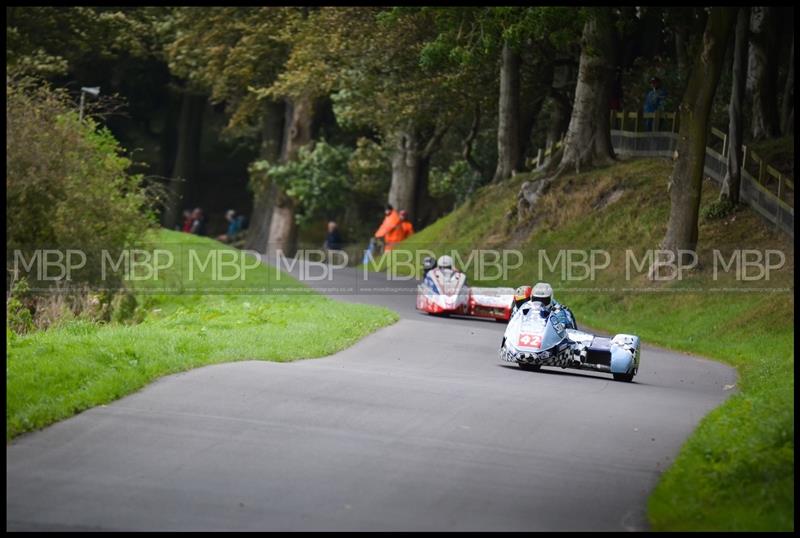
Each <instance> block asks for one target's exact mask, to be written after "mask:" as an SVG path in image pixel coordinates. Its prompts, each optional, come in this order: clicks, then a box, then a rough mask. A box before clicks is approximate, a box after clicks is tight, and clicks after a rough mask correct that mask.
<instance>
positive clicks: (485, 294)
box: [417, 267, 514, 321]
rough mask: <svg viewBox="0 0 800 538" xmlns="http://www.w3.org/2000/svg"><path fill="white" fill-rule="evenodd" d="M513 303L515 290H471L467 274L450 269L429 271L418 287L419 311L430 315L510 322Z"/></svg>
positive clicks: (438, 268)
mask: <svg viewBox="0 0 800 538" xmlns="http://www.w3.org/2000/svg"><path fill="white" fill-rule="evenodd" d="M513 303H514V290H513V289H512V288H471V287H469V286H467V276H466V275H465V274H464V273H462V272H460V271H456V270H453V269H449V268H441V267H435V268H433V269H430V270H428V271H427V272H426V274H425V277H424V279H423V281H422V283H420V284H418V285H417V310H421V311H422V312H427V313H429V314H440V315H448V314H454V315H458V316H471V317H476V318H488V319H495V320H497V321H508V320H509V319H510V318H511V307H512V306H513Z"/></svg>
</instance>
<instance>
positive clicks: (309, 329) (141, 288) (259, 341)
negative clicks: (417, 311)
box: [6, 230, 397, 439]
mask: <svg viewBox="0 0 800 538" xmlns="http://www.w3.org/2000/svg"><path fill="white" fill-rule="evenodd" d="M147 246H149V247H151V248H158V249H163V250H166V251H169V252H171V253H172V255H173V256H174V258H173V259H174V265H173V266H172V267H171V268H169V269H166V270H163V271H161V272H160V273H159V275H158V278H157V280H145V281H139V282H132V286H133V288H134V290H135V291H136V292H137V300H138V303H139V306H138V308H139V309H140V310H141V312H140V315H141V316H142V317H143V320H142V322H141V323H138V324H135V325H125V324H98V323H94V322H89V321H79V320H73V321H68V322H65V323H63V324H61V325H59V326H56V327H52V328H50V329H48V330H46V331H41V332H34V333H30V334H27V335H24V336H19V335H16V334H14V333H12V332H10V331H9V330H7V331H6V343H7V346H8V351H7V358H6V439H11V438H13V437H14V436H16V435H19V434H21V433H23V432H26V431H30V430H34V429H38V428H41V427H43V426H46V425H48V424H51V423H53V422H55V421H58V420H61V419H64V418H67V417H69V416H71V415H73V414H75V413H79V412H81V411H83V410H85V409H88V408H90V407H93V406H96V405H99V404H104V403H108V402H110V401H113V400H115V399H117V398H120V397H122V396H125V395H127V394H130V393H131V392H134V391H136V390H138V389H140V388H142V387H143V386H145V385H147V384H148V383H150V382H151V381H153V380H154V379H157V378H159V377H161V376H164V375H167V374H172V373H176V372H181V371H184V370H189V369H191V368H196V367H198V366H204V365H208V364H214V363H221V362H229V361H236V360H246V359H260V360H268V361H276V362H285V361H291V360H295V359H301V358H310V357H321V356H325V355H329V354H331V353H335V352H337V351H339V350H341V349H343V348H345V347H347V346H349V345H351V344H353V343H354V342H356V341H357V340H359V339H360V338H362V337H364V336H365V335H367V334H369V333H371V332H373V331H375V330H377V329H379V328H381V327H384V326H386V325H389V324H391V323H393V322H394V321H396V320H397V315H396V314H395V313H393V312H391V311H389V310H387V309H384V308H379V307H374V306H367V305H356V304H346V303H342V302H337V301H334V300H332V299H329V298H327V297H324V296H321V295H319V294H317V293H315V292H313V291H311V290H310V289H309V288H307V287H305V286H303V285H302V284H300V283H299V282H297V281H296V280H294V279H292V278H291V277H290V276H288V275H286V274H285V273H279V272H278V270H277V269H275V268H274V267H268V266H265V265H261V264H255V263H253V259H252V257H250V256H249V255H245V254H244V253H242V252H241V251H238V250H235V249H231V248H230V247H227V246H225V245H222V244H221V243H218V242H216V241H212V240H210V239H205V238H200V237H196V236H192V235H188V234H182V233H178V232H171V231H167V230H162V231H160V232H158V233H157V234H155V236H154V238H153V240H152V243H151V244H150V245H147ZM213 249H222V250H223V251H225V252H226V254H224V255H223V258H222V259H223V261H225V262H227V263H229V264H231V265H229V266H227V268H226V269H225V270H224V271H223V272H222V273H221V274H222V275H223V276H225V277H228V278H231V280H226V281H212V269H213V267H212V265H211V263H210V262H208V255H209V254H210V253H211V252H212V250H213ZM192 252H194V254H192ZM190 256H195V258H194V259H192V258H190ZM243 256H247V257H248V258H250V259H249V260H244V259H243V258H242V257H243ZM166 260H167V258H166V257H165V256H162V257H161V261H160V263H162V264H165V263H166ZM243 261H245V263H243V264H241V265H239V267H238V268H237V264H239V262H243ZM190 263H192V269H193V271H192V275H191V276H192V280H189V265H190ZM242 266H243V267H245V268H247V267H250V268H249V269H245V272H244V280H238V279H233V277H235V276H236V274H237V271H239V270H240V268H241V267H242ZM139 274H140V275H142V276H144V275H146V272H140V273H139ZM163 288H171V289H177V290H179V291H159V289H163Z"/></svg>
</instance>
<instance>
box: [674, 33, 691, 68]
mask: <svg viewBox="0 0 800 538" xmlns="http://www.w3.org/2000/svg"><path fill="white" fill-rule="evenodd" d="M675 59H676V60H677V61H678V74H679V75H680V74H682V73H686V72H687V71H688V70H689V27H688V25H687V24H678V25H677V26H676V27H675Z"/></svg>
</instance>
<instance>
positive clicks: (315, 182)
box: [250, 140, 351, 226]
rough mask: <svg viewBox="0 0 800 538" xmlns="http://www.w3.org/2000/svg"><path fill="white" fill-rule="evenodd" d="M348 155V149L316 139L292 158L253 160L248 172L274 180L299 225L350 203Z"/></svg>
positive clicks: (349, 152) (256, 176) (254, 175)
mask: <svg viewBox="0 0 800 538" xmlns="http://www.w3.org/2000/svg"><path fill="white" fill-rule="evenodd" d="M350 156H351V150H350V149H349V148H347V147H344V146H334V145H331V144H328V143H327V142H325V141H324V140H320V141H319V142H317V143H316V144H314V147H313V149H311V147H310V146H303V147H302V148H300V151H299V152H298V155H297V159H296V160H293V161H289V162H287V163H284V164H272V163H269V162H268V161H263V160H262V161H255V162H253V163H251V165H250V173H251V176H253V178H254V179H255V178H259V179H260V178H267V179H268V180H271V181H274V182H275V183H276V184H277V185H278V186H280V187H281V188H282V189H283V190H284V191H285V192H286V194H287V195H288V196H290V197H291V198H292V199H293V200H294V201H295V202H296V206H295V216H296V218H297V223H298V224H300V225H301V226H302V225H304V224H307V223H309V222H311V221H312V220H313V219H315V218H319V217H324V216H327V215H330V214H332V213H335V212H337V211H340V210H342V209H343V208H345V207H346V206H347V204H348V203H349V202H350V197H351V190H350V183H351V177H350V171H349V169H348V162H349V160H350ZM261 180H262V181H263V179H261ZM262 188H263V187H262ZM255 189H256V186H255V185H254V190H255Z"/></svg>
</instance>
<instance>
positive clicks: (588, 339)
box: [500, 301, 641, 381]
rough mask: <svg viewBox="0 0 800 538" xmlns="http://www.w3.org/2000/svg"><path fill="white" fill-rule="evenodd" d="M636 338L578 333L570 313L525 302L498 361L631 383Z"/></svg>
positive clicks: (637, 351)
mask: <svg viewBox="0 0 800 538" xmlns="http://www.w3.org/2000/svg"><path fill="white" fill-rule="evenodd" d="M640 348H641V343H640V341H639V337H638V336H634V335H631V334H617V335H615V336H614V337H613V338H606V337H603V336H595V335H593V334H590V333H587V332H584V331H579V330H578V328H577V325H576V323H575V317H574V316H573V314H572V312H571V311H570V310H569V309H568V308H566V307H564V306H561V305H559V306H557V307H554V308H546V307H544V306H543V305H542V304H541V303H539V302H537V301H528V302H526V303H524V304H523V305H522V306H520V307H519V308H517V310H516V311H515V312H514V315H513V316H512V318H511V320H510V321H509V324H508V327H507V328H506V331H505V334H504V335H503V340H502V342H501V344H500V358H501V359H503V360H505V361H509V362H516V363H517V364H519V366H520V367H521V368H523V369H526V370H538V369H539V368H541V367H542V366H559V367H561V368H577V369H579V370H593V371H597V372H607V373H610V374H612V375H613V376H614V379H616V380H618V381H632V380H633V377H634V376H635V375H636V373H637V372H638V370H639V355H640Z"/></svg>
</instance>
